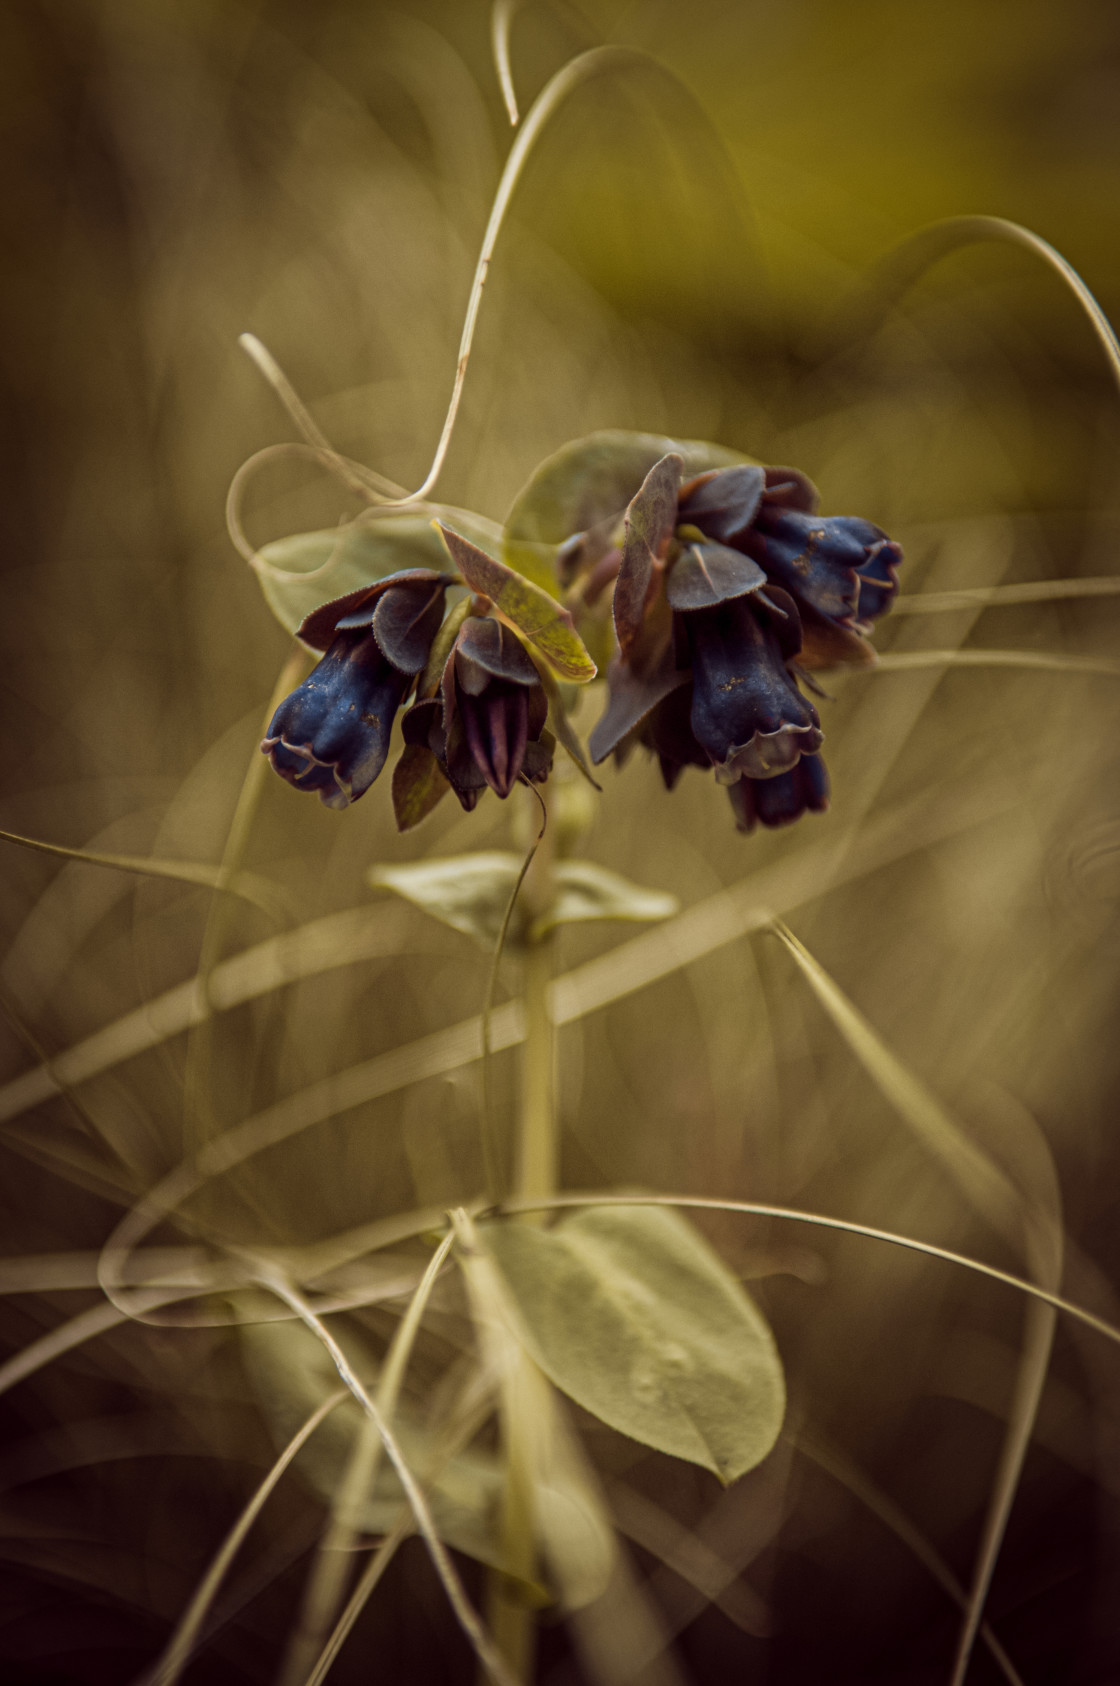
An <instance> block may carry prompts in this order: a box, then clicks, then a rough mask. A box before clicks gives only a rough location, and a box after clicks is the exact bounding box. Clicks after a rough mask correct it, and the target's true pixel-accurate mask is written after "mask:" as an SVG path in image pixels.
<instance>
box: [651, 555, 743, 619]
mask: <svg viewBox="0 0 1120 1686" xmlns="http://www.w3.org/2000/svg"><path fill="white" fill-rule="evenodd" d="M765 584H766V574H765V573H764V571H763V570H762V568H760V567H759V565H758V563H757V562H755V561H753V560H752V559H751V557H749V556H744V554H743V552H742V551H741V550H731V549H730V548H729V547H728V546H727V545H724V544H690V545H687V546H686V547H685V549H684V550H683V551H682V552H681V554H680V556H679V557H678V558H677V560H676V561H675V562H674V563H673V566H672V568H671V569H670V570H669V575H668V578H667V579H666V582H665V595H666V597H667V598H668V599H669V607H670V608H671V609H673V610H674V611H677V612H679V613H682V614H687V613H689V612H690V611H692V610H695V609H711V608H714V607H715V605H716V604H717V603H729V602H730V601H731V600H732V599H733V598H735V597H745V596H746V595H747V593H748V592H751V591H757V590H758V588H759V586H760V585H765Z"/></svg>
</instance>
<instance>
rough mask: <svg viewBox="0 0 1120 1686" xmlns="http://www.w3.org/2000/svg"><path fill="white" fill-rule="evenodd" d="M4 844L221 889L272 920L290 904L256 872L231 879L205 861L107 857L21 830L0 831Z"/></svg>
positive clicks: (273, 886)
mask: <svg viewBox="0 0 1120 1686" xmlns="http://www.w3.org/2000/svg"><path fill="white" fill-rule="evenodd" d="M0 839H2V840H3V841H4V842H5V843H18V844H19V845H20V847H21V848H23V849H36V850H38V852H39V853H40V854H42V855H61V856H62V858H63V859H64V860H70V861H88V862H89V864H90V865H91V866H107V867H109V868H111V869H112V870H113V871H115V872H131V873H134V874H135V875H136V876H137V877H139V878H173V879H177V880H178V881H179V882H180V883H182V884H201V885H202V886H204V888H206V889H208V890H222V891H225V892H227V893H228V894H229V895H231V896H240V897H241V899H242V901H247V902H252V904H253V906H254V907H256V908H259V909H260V910H261V912H262V913H267V914H268V915H269V917H270V918H273V919H275V918H278V917H283V915H284V913H285V912H286V911H287V903H286V900H285V898H284V896H283V894H282V892H281V891H280V890H279V889H277V888H276V886H275V885H272V884H270V883H269V882H268V880H267V879H266V878H262V877H261V876H260V875H259V874H258V873H255V872H239V873H237V874H236V875H235V876H234V877H232V878H226V877H225V876H224V875H223V872H222V869H221V867H220V866H207V865H206V864H205V863H204V862H203V861H165V860H158V859H157V858H156V857H154V856H149V855H104V854H99V853H97V852H96V851H95V850H92V849H68V848H67V847H66V846H65V844H62V843H44V842H43V840H42V839H41V838H38V837H24V836H22V835H21V834H20V833H19V832H18V831H0Z"/></svg>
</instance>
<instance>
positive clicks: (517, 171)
mask: <svg viewBox="0 0 1120 1686" xmlns="http://www.w3.org/2000/svg"><path fill="white" fill-rule="evenodd" d="M637 64H640V65H646V66H648V67H650V68H652V69H661V67H660V66H658V65H657V64H656V63H655V61H654V60H652V59H651V58H649V57H648V56H647V55H646V54H645V53H642V52H640V51H638V50H637V49H635V48H632V47H592V48H591V50H590V51H589V52H586V53H581V54H580V55H579V57H578V58H574V59H571V60H570V61H569V62H568V63H567V64H566V65H564V66H563V68H562V69H561V70H558V71H557V72H556V74H555V76H553V77H552V78H551V80H550V81H548V82H547V83H546V84H545V86H544V87H543V88H542V89H541V91H540V93H539V94H538V95H537V97H536V99H535V100H534V101H533V104H532V106H531V107H530V109H529V114H528V116H527V117H526V119H525V124H524V127H523V128H522V129H520V130H519V132H518V135H517V138H516V140H515V141H514V143H513V147H512V148H511V150H510V154H509V157H508V158H507V159H506V164H505V168H504V170H503V171H502V176H501V180H500V181H499V183H498V189H497V192H496V193H495V195H494V203H493V206H492V208H491V211H490V220H489V222H488V223H487V225H486V232H485V234H484V235H483V237H482V249H481V250H480V252H479V254H478V263H477V265H476V266H475V272H474V279H473V281H472V282H471V290H470V296H469V298H468V300H467V310H466V316H465V318H464V321H463V333H462V337H461V338H460V341H459V358H458V362H457V363H456V366H455V379H454V382H453V384H452V388H451V399H450V402H449V404H448V407H447V416H446V419H445V421H444V424H443V432H442V433H441V434H440V438H439V443H438V444H437V446H436V450H435V456H434V457H433V458H432V466H431V468H430V469H429V470H428V472H427V474H426V476H425V477H424V480H423V481H422V483H421V484H420V485H419V486H418V487H417V488H416V490H415V491H414V492H410V493H409V494H408V496H407V497H405V498H401V499H399V500H398V501H399V502H400V503H418V502H420V500H421V499H423V498H426V497H427V496H428V494H429V492H431V491H432V489H433V488H434V486H435V484H436V482H437V480H438V479H439V477H440V474H441V472H442V470H443V465H444V462H445V460H446V457H447V450H448V446H449V445H450V443H451V435H452V433H453V432H454V430H455V419H456V417H457V416H458V413H459V402H460V399H461V398H462V396H463V383H464V381H465V379H466V374H467V364H468V362H469V361H470V355H471V346H472V344H473V342H474V332H475V328H476V327H477V325H478V316H479V311H480V309H481V307H482V292H483V288H484V287H485V285H486V276H487V273H488V271H489V269H490V262H491V259H492V258H493V256H494V247H495V246H496V245H497V241H498V235H499V233H500V232H501V228H502V224H503V222H504V221H505V216H506V212H507V211H508V209H509V205H510V201H511V199H512V198H513V193H514V189H515V188H516V186H517V183H518V181H519V180H520V177H521V172H522V170H523V169H524V167H525V162H526V159H527V158H528V157H529V154H530V152H531V151H532V149H533V147H534V145H535V144H536V141H537V137H538V135H539V134H540V133H541V131H542V129H543V128H544V127H545V126H546V124H547V123H548V121H549V119H550V118H551V117H552V115H553V114H554V112H556V111H557V110H558V108H559V107H560V106H561V105H563V103H564V101H565V100H566V99H567V98H568V96H569V95H570V94H571V93H573V92H574V91H575V89H576V88H578V87H579V86H580V84H581V83H583V82H586V81H589V80H590V78H591V77H593V76H599V75H602V74H604V73H605V72H607V71H610V70H615V69H621V68H623V67H627V66H632V65H637ZM673 80H674V81H675V80H676V78H673Z"/></svg>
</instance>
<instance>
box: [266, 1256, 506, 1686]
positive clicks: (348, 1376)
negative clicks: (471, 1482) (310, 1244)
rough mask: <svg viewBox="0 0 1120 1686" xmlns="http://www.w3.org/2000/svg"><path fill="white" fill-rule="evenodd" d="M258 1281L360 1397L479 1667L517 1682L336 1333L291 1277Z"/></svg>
mask: <svg viewBox="0 0 1120 1686" xmlns="http://www.w3.org/2000/svg"><path fill="white" fill-rule="evenodd" d="M258 1281H259V1282H260V1284H261V1286H262V1287H265V1288H269V1289H271V1290H272V1292H273V1293H274V1294H275V1295H276V1296H277V1298H278V1299H280V1300H283V1302H284V1304H285V1305H287V1306H290V1307H291V1309H292V1311H294V1312H295V1314H296V1316H297V1317H299V1318H300V1319H301V1321H302V1322H303V1323H304V1324H305V1325H306V1327H307V1328H308V1329H310V1330H311V1332H312V1334H313V1335H315V1336H316V1338H317V1339H318V1340H320V1341H321V1342H322V1344H323V1346H324V1347H325V1348H326V1350H327V1352H328V1353H329V1354H330V1356H331V1361H332V1363H333V1364H334V1367H335V1369H336V1370H337V1371H338V1373H339V1375H340V1376H341V1377H342V1380H343V1382H344V1383H345V1384H346V1386H347V1387H348V1388H349V1390H350V1392H351V1393H352V1394H353V1396H354V1398H355V1399H356V1400H357V1401H358V1404H359V1405H360V1406H361V1407H362V1410H363V1411H364V1412H365V1413H366V1415H367V1416H368V1417H369V1419H370V1421H371V1422H372V1423H373V1425H374V1427H375V1428H376V1430H377V1432H378V1434H379V1435H380V1436H381V1440H382V1444H383V1445H384V1447H385V1450H386V1452H387V1453H388V1454H389V1459H390V1462H391V1463H392V1465H393V1468H394V1469H395V1470H396V1472H397V1477H398V1479H399V1480H400V1484H401V1486H402V1487H403V1488H404V1491H405V1496H406V1497H407V1499H408V1502H409V1504H410V1505H411V1506H412V1512H413V1515H414V1516H415V1518H416V1525H417V1527H418V1529H419V1531H420V1533H421V1534H422V1535H423V1538H424V1543H425V1545H426V1546H427V1548H428V1554H429V1556H430V1557H431V1559H432V1565H433V1567H434V1568H435V1571H436V1574H437V1575H438V1576H439V1578H440V1580H441V1582H442V1583H443V1589H444V1591H445V1592H446V1594H447V1599H448V1602H449V1604H450V1605H451V1608H452V1610H453V1611H454V1612H455V1616H456V1618H457V1620H458V1622H459V1625H460V1627H461V1628H462V1629H463V1632H464V1633H465V1634H466V1636H467V1638H468V1639H469V1640H470V1642H471V1645H472V1646H473V1648H474V1652H475V1655H476V1656H477V1657H478V1660H479V1662H480V1663H482V1665H483V1667H484V1668H485V1669H486V1670H487V1672H488V1674H489V1675H490V1678H491V1680H493V1681H494V1683H495V1686H518V1683H517V1682H516V1681H515V1680H514V1679H513V1677H512V1676H511V1674H510V1672H509V1670H508V1669H507V1667H506V1665H505V1661H504V1659H503V1658H502V1656H501V1653H500V1652H499V1651H498V1650H497V1648H496V1646H495V1644H494V1641H493V1639H492V1638H491V1636H490V1634H489V1633H488V1632H487V1630H486V1628H485V1626H484V1625H483V1623H482V1621H481V1619H480V1617H479V1615H478V1613H477V1611H476V1610H475V1608H474V1606H473V1604H472V1603H471V1601H470V1599H469V1598H468V1597H467V1594H466V1591H465V1589H464V1587H463V1583H462V1581H461V1580H460V1578H459V1573H458V1570H457V1569H456V1568H455V1565H454V1563H453V1562H452V1560H451V1557H450V1555H449V1554H448V1551H447V1548H446V1547H445V1545H444V1543H443V1541H442V1540H441V1539H440V1537H439V1535H438V1533H437V1532H436V1527H435V1523H434V1522H433V1520H432V1513H431V1510H430V1508H429V1506H428V1501H427V1499H426V1498H425V1497H424V1493H423V1491H422V1489H421V1487H420V1485H419V1483H418V1482H417V1480H416V1477H415V1476H414V1475H413V1473H412V1471H411V1469H410V1468H409V1466H408V1463H407V1461H406V1459H405V1456H404V1453H403V1452H402V1451H401V1449H400V1446H399V1444H398V1443H397V1438H396V1435H395V1434H394V1433H393V1431H392V1429H391V1428H390V1427H389V1425H388V1423H387V1422H386V1421H385V1418H384V1416H383V1414H382V1413H381V1411H380V1410H379V1409H378V1407H377V1405H376V1404H375V1403H374V1401H373V1399H372V1398H371V1397H370V1394H369V1392H368V1390H367V1389H366V1387H365V1386H364V1384H363V1383H362V1382H361V1380H360V1379H359V1377H358V1376H357V1375H356V1373H355V1371H354V1369H353V1367H352V1366H351V1364H350V1360H349V1359H348V1358H347V1356H346V1354H345V1353H344V1352H343V1350H342V1348H341V1347H340V1346H339V1344H338V1342H337V1341H336V1340H335V1338H334V1336H333V1335H332V1334H331V1333H330V1331H329V1330H328V1329H327V1327H326V1325H325V1324H324V1323H323V1321H322V1319H321V1318H319V1317H316V1315H315V1313H314V1312H313V1311H312V1309H311V1307H310V1306H309V1305H308V1303H307V1301H306V1300H305V1299H304V1298H303V1296H302V1294H300V1293H299V1292H298V1291H297V1290H296V1289H295V1288H294V1287H293V1286H292V1284H291V1283H289V1282H287V1281H286V1280H285V1279H284V1277H282V1276H280V1275H279V1274H278V1273H277V1272H275V1271H273V1270H271V1269H267V1268H266V1269H264V1270H262V1271H261V1272H260V1274H259V1276H258Z"/></svg>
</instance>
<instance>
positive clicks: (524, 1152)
mask: <svg viewBox="0 0 1120 1686" xmlns="http://www.w3.org/2000/svg"><path fill="white" fill-rule="evenodd" d="M552 863H553V840H552V837H551V835H549V834H548V833H547V832H546V835H545V838H544V840H543V842H542V844H541V846H540V848H539V849H538V851H537V853H536V856H535V857H534V859H533V862H532V865H531V867H530V870H529V872H528V874H527V876H526V880H525V886H524V895H525V900H526V902H527V904H528V905H527V909H526V911H527V913H528V914H529V916H530V918H532V917H533V916H534V915H539V914H540V913H542V912H543V911H544V910H545V909H547V908H548V907H549V906H550V905H551V903H552V901H553V899H554V897H555V893H556V889H555V880H554V878H553V872H552ZM555 946H556V945H555V940H554V933H553V932H552V931H551V930H550V931H546V932H544V933H542V934H540V935H537V936H533V935H532V934H531V927H530V934H528V935H527V936H526V940H525V946H524V948H523V949H522V960H521V990H522V1002H523V1007H524V1012H525V1041H524V1043H523V1045H522V1049H521V1067H520V1108H519V1113H518V1130H517V1145H516V1154H515V1166H514V1190H515V1198H517V1199H521V1200H547V1199H551V1197H552V1196H553V1195H554V1194H555V1192H556V1187H557V1183H558V1180H559V1173H560V1135H559V1130H558V1128H557V1116H556V1032H555V1026H554V1025H553V1022H552V1015H551V1012H550V1010H549V990H550V987H551V983H552V974H553V969H554V963H555ZM545 1221H546V1214H544V1213H541V1212H536V1213H531V1214H530V1213H526V1214H525V1216H524V1217H522V1218H521V1219H520V1222H522V1223H526V1222H528V1223H543V1222H545ZM522 1361H523V1362H525V1363H528V1362H529V1360H528V1359H527V1358H525V1356H524V1355H522ZM503 1432H504V1449H505V1464H506V1485H505V1494H504V1497H503V1503H502V1523H501V1529H502V1546H503V1555H504V1557H505V1560H506V1563H507V1565H508V1569H509V1573H508V1574H500V1573H494V1574H492V1575H491V1577H490V1587H489V1600H488V1611H487V1614H488V1617H489V1621H490V1627H491V1631H492V1632H493V1635H494V1639H495V1641H496V1643H497V1645H498V1648H499V1650H500V1651H501V1653H502V1655H503V1656H504V1657H505V1659H506V1661H507V1662H508V1664H509V1666H510V1668H511V1669H512V1670H513V1673H514V1675H515V1677H516V1679H517V1680H518V1681H521V1682H524V1683H528V1682H529V1681H531V1680H532V1678H533V1661H534V1653H535V1649H536V1619H535V1615H534V1611H533V1609H532V1606H531V1604H530V1603H529V1602H528V1600H527V1589H528V1587H530V1586H531V1585H532V1584H533V1583H534V1582H535V1581H536V1580H537V1549H536V1538H535V1536H536V1528H535V1509H536V1498H535V1494H534V1492H533V1476H532V1470H533V1461H532V1456H531V1453H530V1448H529V1446H528V1443H527V1442H528V1437H529V1435H530V1434H531V1432H532V1430H531V1425H529V1424H528V1423H527V1422H526V1420H525V1417H524V1415H523V1414H522V1413H521V1412H519V1411H517V1410H507V1412H506V1414H505V1419H504V1422H503Z"/></svg>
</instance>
